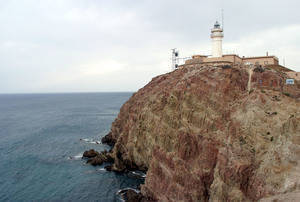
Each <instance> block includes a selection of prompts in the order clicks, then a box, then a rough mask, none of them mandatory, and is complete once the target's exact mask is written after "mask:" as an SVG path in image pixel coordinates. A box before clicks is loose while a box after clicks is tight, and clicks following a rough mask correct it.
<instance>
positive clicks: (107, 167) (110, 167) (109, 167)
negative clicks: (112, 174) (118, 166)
mask: <svg viewBox="0 0 300 202" xmlns="http://www.w3.org/2000/svg"><path fill="white" fill-rule="evenodd" d="M104 168H105V170H107V171H112V166H111V165H107V166H105V167H104Z"/></svg>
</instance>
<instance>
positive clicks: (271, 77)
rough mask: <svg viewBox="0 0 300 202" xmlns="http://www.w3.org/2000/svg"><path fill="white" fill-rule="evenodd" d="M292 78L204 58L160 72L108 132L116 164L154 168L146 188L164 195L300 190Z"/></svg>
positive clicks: (297, 93)
mask: <svg viewBox="0 0 300 202" xmlns="http://www.w3.org/2000/svg"><path fill="white" fill-rule="evenodd" d="M286 78H287V76H286V74H285V73H283V72H278V71H274V70H272V69H264V71H261V70H260V69H258V70H257V71H254V72H253V74H252V77H250V76H249V73H248V69H245V68H244V67H236V66H234V67H232V68H217V67H213V66H203V65H202V66H200V65H189V66H187V65H186V66H184V67H182V68H180V69H177V70H175V71H173V72H171V73H168V74H164V75H161V76H158V77H155V78H154V79H152V81H151V82H150V83H149V84H147V85H146V86H145V87H144V88H142V89H140V90H139V91H138V92H137V93H135V94H133V96H132V97H131V98H130V99H129V100H128V101H127V102H126V103H125V104H124V105H123V106H122V108H121V109H120V113H119V115H118V117H117V118H116V120H115V121H114V122H113V124H112V128H111V132H110V133H109V134H108V135H107V136H106V137H105V138H104V139H103V140H102V141H103V142H107V143H109V144H110V145H114V147H113V150H112V157H113V158H114V164H113V165H112V170H116V171H124V170H130V169H140V170H145V171H146V170H147V169H148V171H147V177H146V181H145V184H144V185H142V187H141V192H142V194H143V195H144V196H145V197H149V198H153V199H155V200H159V201H258V200H259V199H261V198H267V197H271V196H275V195H281V194H287V193H289V192H292V191H293V192H294V191H297V190H298V191H299V189H300V179H299V170H300V167H299V165H300V158H299V153H300V111H299V110H300V103H299V98H300V89H299V88H300V85H299V81H295V85H289V86H287V85H285V83H284V81H285V79H286ZM249 88H250V89H249ZM250 90H251V93H249V91H250ZM286 92H288V93H289V95H290V96H285V95H284V93H286ZM274 97H276V98H277V99H274ZM265 112H276V115H269V114H266V113H265Z"/></svg>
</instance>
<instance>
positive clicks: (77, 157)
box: [68, 153, 83, 160]
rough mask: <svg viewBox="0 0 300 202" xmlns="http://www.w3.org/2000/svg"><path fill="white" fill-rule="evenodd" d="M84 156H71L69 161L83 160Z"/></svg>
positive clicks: (80, 154)
mask: <svg viewBox="0 0 300 202" xmlns="http://www.w3.org/2000/svg"><path fill="white" fill-rule="evenodd" d="M82 155H83V153H79V154H77V155H75V156H69V157H68V159H69V160H79V159H81V158H82Z"/></svg>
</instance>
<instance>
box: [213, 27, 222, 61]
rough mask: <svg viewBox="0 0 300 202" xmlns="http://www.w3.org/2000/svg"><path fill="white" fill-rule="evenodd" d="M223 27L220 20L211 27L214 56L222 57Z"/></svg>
mask: <svg viewBox="0 0 300 202" xmlns="http://www.w3.org/2000/svg"><path fill="white" fill-rule="evenodd" d="M223 36H224V35H223V29H222V28H221V26H220V24H219V23H218V21H217V22H216V23H215V25H214V28H213V29H211V35H210V38H211V39H212V57H214V58H219V57H222V55H223V54H222V39H223Z"/></svg>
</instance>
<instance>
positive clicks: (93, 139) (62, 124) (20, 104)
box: [0, 93, 144, 202]
mask: <svg viewBox="0 0 300 202" xmlns="http://www.w3.org/2000/svg"><path fill="white" fill-rule="evenodd" d="M131 95H132V93H65V94H64V93H60V94H0V201H103V202H109V201H122V198H121V197H120V195H119V194H118V193H119V191H120V190H122V189H126V188H132V189H137V187H138V185H139V184H141V183H143V182H144V176H143V175H139V174H137V175H135V173H134V172H133V173H126V174H124V173H123V174H120V173H114V172H108V171H106V170H105V169H104V166H105V164H104V165H102V166H96V167H94V166H91V165H89V164H86V160H84V159H82V154H83V152H84V151H85V150H89V149H95V150H97V151H103V150H105V149H106V150H109V149H110V147H109V146H107V145H103V144H101V138H102V137H103V136H105V135H106V134H107V133H108V132H109V130H110V127H111V123H112V122H113V121H114V119H115V118H116V117H117V115H118V113H119V110H120V107H121V106H122V104H123V103H124V102H126V100H128V99H129V97H130V96H131Z"/></svg>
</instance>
